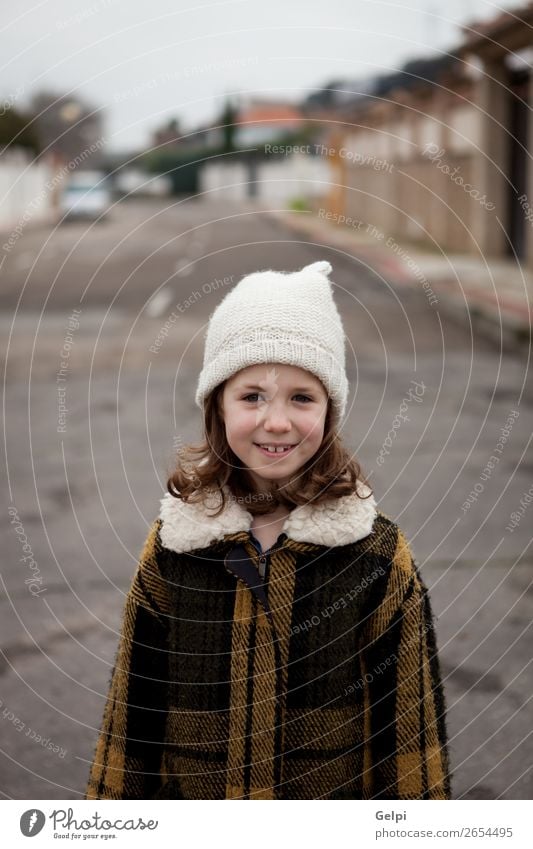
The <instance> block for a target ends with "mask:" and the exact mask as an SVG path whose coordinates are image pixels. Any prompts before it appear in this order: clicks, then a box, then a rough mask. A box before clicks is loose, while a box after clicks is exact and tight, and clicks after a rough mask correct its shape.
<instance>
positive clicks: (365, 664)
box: [361, 529, 450, 799]
mask: <svg viewBox="0 0 533 849" xmlns="http://www.w3.org/2000/svg"><path fill="white" fill-rule="evenodd" d="M393 551H394V553H393V556H392V558H390V561H389V562H390V569H389V570H388V572H387V574H386V578H385V581H384V586H383V587H381V588H380V589H379V590H378V589H377V592H378V593H379V595H380V601H379V603H378V604H377V605H376V606H375V608H374V609H373V610H372V612H371V613H370V615H369V617H368V619H367V621H366V622H365V625H364V630H363V640H362V643H361V646H362V647H361V658H362V678H363V681H364V709H365V738H366V741H365V751H364V788H365V792H364V795H365V798H369V799H449V798H450V775H449V760H448V748H447V746H448V744H447V734H446V725H445V701H444V692H443V687H442V681H441V674H440V667H439V660H438V655H437V646H436V639H435V630H434V624H433V615H432V610H431V604H430V600H429V596H428V591H427V588H426V586H425V585H424V583H423V581H422V578H421V577H420V574H419V572H418V569H417V567H416V566H415V563H414V561H413V558H412V555H411V552H410V550H409V546H408V544H407V541H406V539H405V537H404V536H403V534H402V532H401V531H400V530H399V529H397V534H396V537H395V542H394V545H393ZM375 600H376V599H374V601H375Z"/></svg>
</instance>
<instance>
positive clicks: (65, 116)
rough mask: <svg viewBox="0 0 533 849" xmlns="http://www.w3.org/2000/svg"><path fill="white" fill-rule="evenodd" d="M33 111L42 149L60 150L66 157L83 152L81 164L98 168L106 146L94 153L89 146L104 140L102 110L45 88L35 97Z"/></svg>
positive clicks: (74, 156) (69, 158)
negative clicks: (46, 90) (47, 90)
mask: <svg viewBox="0 0 533 849" xmlns="http://www.w3.org/2000/svg"><path fill="white" fill-rule="evenodd" d="M31 110H32V112H33V114H34V115H35V128H36V134H37V137H38V139H39V144H40V147H41V149H42V150H44V149H47V150H49V151H53V152H54V153H58V154H60V155H61V156H62V157H63V158H64V159H66V160H73V159H75V158H76V157H77V156H80V155H81V154H83V157H84V159H83V163H81V165H80V167H86V166H88V167H89V168H94V167H99V165H100V163H101V161H102V157H103V154H102V151H101V147H103V145H102V144H100V147H98V148H96V150H95V151H94V152H92V151H90V148H91V146H93V145H94V144H95V143H96V142H98V141H100V143H102V129H103V126H102V125H103V120H102V114H101V109H93V108H92V107H91V106H89V105H88V104H86V103H84V102H83V101H82V100H80V99H78V98H76V97H72V96H70V95H57V94H53V93H51V92H45V91H42V92H38V93H37V94H35V95H34V97H33V98H32V101H31ZM88 151H90V152H89V153H88Z"/></svg>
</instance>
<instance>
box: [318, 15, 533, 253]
mask: <svg viewBox="0 0 533 849" xmlns="http://www.w3.org/2000/svg"><path fill="white" fill-rule="evenodd" d="M532 24H533V3H529V4H528V5H527V7H525V8H524V7H521V8H520V10H519V12H518V11H517V10H516V9H515V10H513V11H512V12H511V11H509V12H504V13H501V14H499V15H498V16H497V17H496V18H494V19H493V20H491V21H489V22H485V23H484V24H483V25H481V24H480V25H474V24H472V25H471V26H470V28H469V29H468V28H465V39H464V42H463V43H462V44H461V45H459V47H458V48H457V49H456V50H455V51H453V52H452V53H450V54H448V55H443V56H440V57H438V58H432V59H427V60H426V59H421V60H415V61H413V62H409V63H408V64H407V65H406V66H405V67H404V68H403V69H402V70H401V71H400V72H399V73H396V74H389V75H386V76H383V77H381V78H378V79H377V85H376V86H375V88H374V89H373V90H371V92H370V93H369V94H368V95H366V96H363V97H360V98H358V99H357V100H356V101H355V102H354V103H352V104H349V105H348V106H347V108H346V109H345V110H343V112H342V121H341V124H340V125H339V127H338V128H337V129H335V130H333V131H332V132H331V133H330V134H329V136H328V141H327V145H326V146H325V150H324V155H325V156H327V158H328V160H329V161H330V163H331V166H332V177H331V189H330V191H329V192H328V195H327V197H326V198H325V199H324V200H325V202H326V203H327V205H328V206H329V208H331V209H332V210H333V211H334V212H337V213H341V214H345V215H349V216H352V217H354V218H358V219H360V220H364V221H366V222H367V223H372V224H375V225H376V227H377V228H379V230H380V231H382V232H383V231H386V232H387V233H388V234H390V235H393V236H395V237H397V238H400V239H404V240H409V241H415V242H422V243H424V244H426V245H428V246H433V248H434V249H436V250H445V251H450V252H465V253H472V254H477V255H479V254H481V255H485V256H496V257H505V256H509V255H510V256H516V257H517V258H518V259H522V260H525V261H527V262H528V263H531V264H533V222H532V221H530V219H533V209H531V215H529V212H530V208H529V204H531V206H532V207H533V171H532V167H531V158H530V156H529V153H528V148H529V146H530V145H531V141H530V139H531V121H532V120H533V119H532V117H531V114H532V113H531V110H530V108H529V103H530V102H531V99H532V94H531V82H530V79H531V67H530V66H531V58H532V55H533V51H532V45H533V28H532V26H531V25H532ZM528 216H529V217H528Z"/></svg>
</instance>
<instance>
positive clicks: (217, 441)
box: [86, 262, 450, 799]
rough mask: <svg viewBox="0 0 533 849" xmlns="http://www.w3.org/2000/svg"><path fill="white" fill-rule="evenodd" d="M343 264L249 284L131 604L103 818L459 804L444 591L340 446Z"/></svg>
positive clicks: (101, 763) (105, 751) (222, 324)
mask: <svg viewBox="0 0 533 849" xmlns="http://www.w3.org/2000/svg"><path fill="white" fill-rule="evenodd" d="M330 272H331V266H330V264H329V263H328V262H315V263H313V264H312V265H309V266H307V267H306V268H303V269H302V270H301V271H298V272H294V273H290V274H289V273H287V274H286V273H278V272H274V271H265V272H260V273H259V272H258V273H255V274H251V275H248V276H246V277H244V278H243V279H242V280H241V281H240V282H239V283H238V285H236V286H235V287H234V288H233V290H232V291H231V292H229V293H228V294H227V295H226V297H225V298H224V300H223V301H222V303H221V304H220V305H219V306H218V308H217V309H216V310H215V312H214V313H213V315H212V316H211V319H210V322H209V327H208V331H207V334H206V341H205V356H204V364H203V369H202V371H201V373H200V377H199V382H198V388H197V393H196V401H197V403H198V405H199V406H200V407H201V408H202V409H203V412H204V422H205V442H204V443H202V444H200V445H198V446H189V447H188V448H187V449H186V450H183V451H182V452H180V455H179V457H178V467H177V469H176V471H175V473H174V474H173V475H172V477H171V478H170V480H169V482H168V492H167V493H166V494H165V496H164V497H163V498H162V500H161V511H160V514H159V516H158V518H157V520H156V521H155V522H154V524H153V526H152V529H151V531H150V534H149V536H148V539H147V540H146V543H145V546H144V550H143V552H142V555H141V558H140V563H139V566H138V569H137V572H136V574H135V576H134V578H133V582H132V585H131V588H130V590H129V593H128V595H127V599H126V605H125V611H124V618H123V626H122V633H121V638H120V644H119V648H118V654H117V658H116V662H115V665H114V669H113V673H112V678H111V684H110V691H109V695H108V698H107V703H106V706H105V711H104V718H103V724H102V729H101V732H100V736H99V739H98V742H97V746H96V753H95V756H94V761H93V764H92V767H91V772H90V779H89V784H88V788H87V793H86V798H87V799H134V798H138V799H150V798H152V799H377V798H380V799H448V798H450V780H449V770H448V754H447V738H446V728H445V716H444V699H443V692H442V685H441V680H440V673H439V663H438V657H437V650H436V643H435V634H434V628H433V620H432V613H431V608H430V602H429V598H428V594H427V590H426V587H425V585H424V583H423V581H422V579H421V577H420V574H419V572H418V569H417V567H416V566H415V564H414V562H413V558H412V556H411V553H410V550H409V546H408V543H407V542H406V539H405V537H404V536H403V534H402V532H401V531H400V529H399V528H398V526H397V525H396V524H395V523H394V522H393V521H392V520H391V519H390V518H388V517H387V516H385V515H384V514H383V513H382V512H381V511H379V510H377V508H376V502H375V499H374V497H373V494H372V492H371V490H370V488H369V487H368V485H367V483H366V481H365V480H364V479H363V477H362V475H361V471H360V467H359V465H358V464H357V463H356V462H355V461H354V459H353V458H352V457H351V456H350V454H349V453H348V451H347V450H346V448H345V447H344V446H343V445H342V442H341V439H340V435H339V430H340V426H341V424H342V422H343V418H344V412H345V407H346V401H347V394H348V382H347V379H346V373H345V351H344V343H345V340H344V331H343V327H342V323H341V320H340V317H339V314H338V312H337V308H336V306H335V304H334V301H333V297H332V290H331V284H330V281H329V279H328V275H329V274H330Z"/></svg>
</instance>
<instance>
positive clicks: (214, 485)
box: [167, 383, 372, 516]
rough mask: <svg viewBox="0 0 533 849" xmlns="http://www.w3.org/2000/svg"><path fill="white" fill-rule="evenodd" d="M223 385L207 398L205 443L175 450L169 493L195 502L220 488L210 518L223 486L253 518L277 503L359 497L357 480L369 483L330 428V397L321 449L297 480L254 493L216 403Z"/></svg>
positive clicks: (289, 506)
mask: <svg viewBox="0 0 533 849" xmlns="http://www.w3.org/2000/svg"><path fill="white" fill-rule="evenodd" d="M223 388H224V383H221V384H219V385H218V386H217V387H215V389H213V391H212V392H211V393H210V394H209V395H208V397H207V398H206V399H205V403H204V434H205V435H204V439H203V441H202V442H199V443H196V444H191V445H185V446H183V447H181V448H180V449H178V452H177V466H176V468H175V470H174V472H173V473H172V474H171V475H170V477H169V478H168V481H167V489H168V491H169V492H170V494H171V495H173V496H175V497H176V498H181V499H182V500H183V501H185V502H189V501H190V502H192V503H197V502H198V501H203V500H204V499H205V497H206V495H207V492H208V490H211V491H212V490H213V489H215V490H218V492H219V494H220V497H221V505H220V508H219V509H218V510H217V512H216V513H213V514H212V515H213V516H218V515H219V514H220V513H221V512H222V510H223V509H224V506H225V503H226V496H225V493H224V491H223V487H224V485H226V486H227V487H228V488H229V490H230V492H231V494H232V497H233V498H234V499H235V501H238V502H240V503H242V504H244V505H245V506H246V509H247V510H248V511H249V512H250V513H251V514H252V515H254V516H256V515H263V514H266V513H272V512H273V511H274V510H275V509H276V508H277V507H279V506H280V505H283V506H284V507H286V508H287V509H288V510H292V509H294V508H295V507H297V506H299V505H302V504H307V503H308V502H310V501H312V502H314V503H315V504H319V503H320V502H321V501H325V500H326V499H331V498H340V497H341V496H343V495H351V494H353V493H356V494H357V495H358V496H359V497H360V498H363V496H361V495H360V494H359V492H358V491H357V488H356V482H358V481H361V482H362V483H364V484H366V485H367V486H368V483H367V481H366V479H365V478H364V477H362V475H361V467H360V465H359V463H358V462H357V460H355V458H353V457H352V456H351V455H350V453H349V451H348V450H347V449H346V448H345V446H344V445H343V443H342V441H341V439H340V437H339V435H338V434H337V432H336V430H335V428H334V426H333V407H332V402H331V399H329V400H328V408H327V412H326V418H325V422H324V436H323V439H322V444H321V446H320V449H319V451H318V452H317V453H316V454H315V455H314V456H313V457H312V458H311V459H310V460H308V462H307V463H306V464H304V466H303V467H302V468H301V469H299V473H298V479H297V480H296V481H294V482H290V483H288V484H286V485H281V486H278V484H277V483H276V482H275V481H273V482H272V486H271V489H270V490H269V491H268V492H260V491H258V490H257V487H256V485H255V482H254V480H253V478H252V477H251V475H250V474H249V473H248V471H247V469H246V467H244V466H242V465H241V461H240V460H239V458H238V457H237V455H236V454H235V453H234V452H233V451H232V450H231V448H230V447H229V445H228V442H227V439H226V430H225V426H224V420H223V417H222V410H221V403H220V402H221V395H222V391H223ZM371 494H372V492H370V493H369V495H371ZM369 495H366V496H364V497H365V498H368V497H369Z"/></svg>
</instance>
